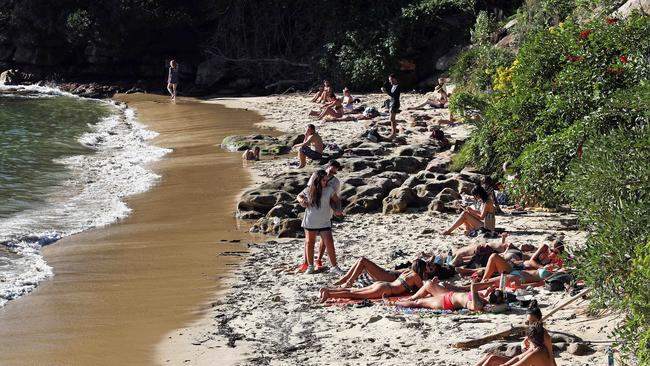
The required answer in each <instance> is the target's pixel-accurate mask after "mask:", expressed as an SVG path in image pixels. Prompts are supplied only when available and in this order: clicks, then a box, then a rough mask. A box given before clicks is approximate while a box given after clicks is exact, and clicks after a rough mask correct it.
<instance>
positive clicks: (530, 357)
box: [476, 308, 556, 366]
mask: <svg viewBox="0 0 650 366" xmlns="http://www.w3.org/2000/svg"><path fill="white" fill-rule="evenodd" d="M537 310H539V308H538V309H537ZM540 315H541V312H540ZM529 324H530V325H529V326H528V329H527V330H526V338H524V340H523V342H522V343H521V349H522V353H521V354H520V355H518V356H515V357H503V356H497V355H490V354H488V355H485V356H484V357H483V358H482V359H481V360H480V361H479V362H478V363H477V364H476V366H499V365H521V366H555V365H556V363H555V355H554V354H553V344H552V343H551V337H550V336H549V334H548V332H547V331H546V329H544V325H543V323H542V322H541V321H537V322H532V323H529Z"/></svg>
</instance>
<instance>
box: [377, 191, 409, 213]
mask: <svg viewBox="0 0 650 366" xmlns="http://www.w3.org/2000/svg"><path fill="white" fill-rule="evenodd" d="M416 200H417V196H416V195H415V192H414V191H413V189H411V188H409V187H399V188H395V189H393V190H392V191H391V192H390V193H389V194H388V196H387V197H386V198H384V200H383V213H384V215H386V214H395V213H402V212H405V211H406V209H407V208H408V207H409V206H411V205H413V203H414V202H416Z"/></svg>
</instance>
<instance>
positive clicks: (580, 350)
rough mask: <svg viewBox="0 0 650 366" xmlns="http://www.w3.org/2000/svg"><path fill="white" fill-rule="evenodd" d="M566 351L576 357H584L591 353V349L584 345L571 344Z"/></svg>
mask: <svg viewBox="0 0 650 366" xmlns="http://www.w3.org/2000/svg"><path fill="white" fill-rule="evenodd" d="M567 351H568V352H569V353H570V354H572V355H576V356H584V355H586V354H590V353H592V352H593V349H592V348H591V347H589V346H588V345H586V344H585V343H571V344H570V345H569V347H568V348H567Z"/></svg>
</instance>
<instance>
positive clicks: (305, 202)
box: [298, 170, 343, 276]
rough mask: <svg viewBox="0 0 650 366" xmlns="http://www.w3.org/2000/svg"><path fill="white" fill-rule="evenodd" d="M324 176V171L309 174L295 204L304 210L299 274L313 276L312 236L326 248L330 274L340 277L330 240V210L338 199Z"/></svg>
mask: <svg viewBox="0 0 650 366" xmlns="http://www.w3.org/2000/svg"><path fill="white" fill-rule="evenodd" d="M328 182H329V179H328V174H327V172H325V171H324V170H318V171H316V172H314V174H312V177H311V179H310V180H309V184H308V186H307V188H305V189H304V190H303V191H302V192H300V194H298V203H299V204H300V205H301V206H302V207H304V208H305V216H304V217H303V219H302V227H303V228H304V230H305V250H304V255H305V260H304V262H303V265H302V266H301V267H300V269H299V270H300V271H301V272H305V273H308V274H311V273H314V272H315V269H314V245H315V244H316V236H317V235H320V240H321V242H322V243H324V244H325V245H326V246H327V248H328V256H329V258H330V262H331V263H332V268H331V269H330V273H332V274H335V275H337V276H340V275H342V274H343V271H342V270H341V269H340V268H339V267H338V265H337V263H336V253H335V252H334V238H333V237H332V222H331V217H332V211H331V210H332V209H331V205H332V204H334V205H335V207H336V204H337V201H338V200H339V198H338V196H337V195H336V192H335V190H334V188H332V187H330V186H328Z"/></svg>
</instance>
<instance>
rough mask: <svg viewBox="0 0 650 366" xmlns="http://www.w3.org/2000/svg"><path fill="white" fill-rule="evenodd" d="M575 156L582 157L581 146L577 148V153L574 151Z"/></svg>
mask: <svg viewBox="0 0 650 366" xmlns="http://www.w3.org/2000/svg"><path fill="white" fill-rule="evenodd" d="M576 154H577V155H578V157H579V158H581V157H582V146H580V147H579V148H578V151H576Z"/></svg>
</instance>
